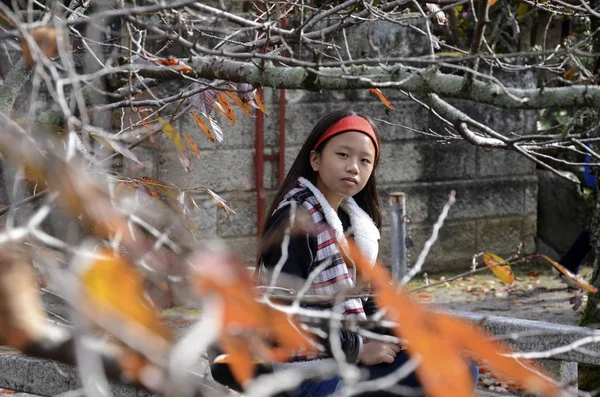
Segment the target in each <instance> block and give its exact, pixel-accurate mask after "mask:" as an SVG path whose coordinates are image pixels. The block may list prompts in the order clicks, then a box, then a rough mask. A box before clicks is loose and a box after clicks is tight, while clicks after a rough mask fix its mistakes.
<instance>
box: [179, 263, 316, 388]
mask: <svg viewBox="0 0 600 397" xmlns="http://www.w3.org/2000/svg"><path fill="white" fill-rule="evenodd" d="M189 263H190V264H191V265H192V266H193V268H194V269H195V271H196V274H195V278H194V289H195V290H196V292H197V293H198V294H199V295H200V296H203V295H205V294H216V295H217V296H219V298H220V299H221V300H222V302H223V310H222V320H221V321H222V329H223V331H222V333H221V336H220V339H219V345H220V346H221V347H222V349H223V350H224V351H225V353H226V354H227V357H226V358H223V361H222V362H223V363H225V362H226V363H228V364H229V365H230V367H231V371H232V373H233V375H234V377H235V379H236V380H237V381H238V382H239V383H240V384H243V383H244V382H246V381H247V380H248V379H249V377H251V376H252V375H253V374H254V365H255V364H256V363H257V362H260V361H261V360H263V359H268V360H285V359H288V358H289V357H290V354H291V353H292V352H298V351H304V352H307V353H310V352H312V351H313V350H314V348H313V347H312V343H311V339H310V338H309V336H308V334H306V333H305V332H304V331H301V330H300V328H299V326H298V324H296V323H295V320H293V319H291V318H289V317H287V315H286V314H284V313H281V312H278V311H276V310H275V309H272V308H270V307H269V306H267V305H264V304H261V303H259V302H257V301H256V296H255V294H254V287H255V283H254V281H253V280H252V278H251V277H250V275H249V274H248V273H247V272H246V270H245V267H244V266H243V265H242V264H241V263H239V262H237V261H236V259H235V258H234V257H233V256H231V255H229V254H227V253H223V252H197V253H195V254H193V255H191V256H190V259H189ZM241 334H243V335H244V337H243V338H242V336H240V335H241ZM267 334H269V335H270V338H272V339H273V340H274V341H275V342H277V343H278V344H279V346H281V347H277V348H273V347H272V346H271V345H270V342H269V341H268V340H267V339H266V335H267ZM250 342H252V343H250Z"/></svg>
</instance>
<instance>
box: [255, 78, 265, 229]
mask: <svg viewBox="0 0 600 397" xmlns="http://www.w3.org/2000/svg"><path fill="white" fill-rule="evenodd" d="M258 92H259V94H260V96H261V97H262V95H263V90H262V88H259V89H258ZM255 114H256V119H255V130H256V131H255V137H254V150H255V152H254V179H255V186H256V222H257V223H258V224H257V227H256V231H257V235H258V236H259V237H260V236H262V229H263V226H264V223H265V187H264V185H263V168H264V163H265V159H264V117H263V114H262V112H261V111H260V110H258V109H255Z"/></svg>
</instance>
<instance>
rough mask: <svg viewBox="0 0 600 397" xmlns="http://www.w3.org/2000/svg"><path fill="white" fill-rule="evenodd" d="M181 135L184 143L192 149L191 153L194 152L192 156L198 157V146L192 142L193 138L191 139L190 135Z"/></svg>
mask: <svg viewBox="0 0 600 397" xmlns="http://www.w3.org/2000/svg"><path fill="white" fill-rule="evenodd" d="M181 135H183V138H184V139H185V142H186V143H187V144H188V146H189V147H190V149H192V152H194V154H195V155H196V157H200V151H199V150H198V145H196V142H195V141H194V138H192V137H191V136H190V135H188V134H183V133H182V134H181Z"/></svg>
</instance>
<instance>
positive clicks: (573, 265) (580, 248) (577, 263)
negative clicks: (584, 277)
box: [558, 226, 592, 274]
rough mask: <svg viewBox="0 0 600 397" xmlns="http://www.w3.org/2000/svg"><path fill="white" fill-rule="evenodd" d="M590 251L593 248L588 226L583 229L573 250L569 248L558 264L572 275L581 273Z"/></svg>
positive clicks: (574, 243) (572, 246) (572, 247)
mask: <svg viewBox="0 0 600 397" xmlns="http://www.w3.org/2000/svg"><path fill="white" fill-rule="evenodd" d="M590 249H592V246H591V245H590V227H589V226H588V227H586V228H585V229H583V231H582V232H581V234H579V236H578V237H577V239H575V241H574V242H573V244H572V245H571V248H569V250H568V251H567V253H566V254H565V255H564V256H563V257H562V258H560V260H559V261H558V262H559V263H560V264H561V265H563V266H564V267H566V268H567V270H569V271H570V272H571V273H574V274H577V273H579V268H580V267H581V263H582V262H583V260H584V259H585V256H586V255H587V254H588V252H590Z"/></svg>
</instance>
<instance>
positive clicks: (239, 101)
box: [225, 91, 252, 117]
mask: <svg viewBox="0 0 600 397" xmlns="http://www.w3.org/2000/svg"><path fill="white" fill-rule="evenodd" d="M225 95H227V96H228V97H229V99H231V100H232V101H233V102H234V103H235V104H236V105H238V107H239V108H240V109H242V111H243V112H244V113H245V114H246V115H247V116H250V117H252V109H250V106H248V104H247V103H246V102H244V101H242V99H241V98H240V96H239V95H238V94H236V93H234V92H231V91H225Z"/></svg>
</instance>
